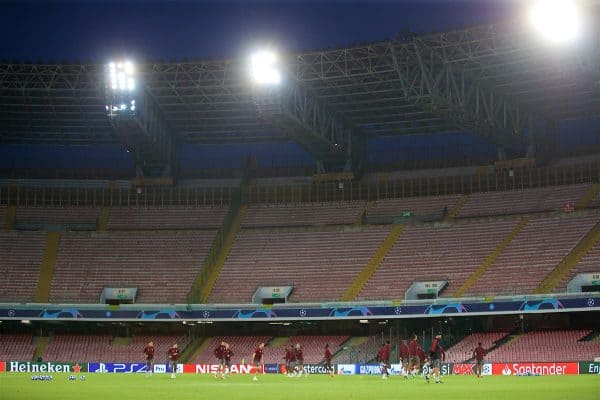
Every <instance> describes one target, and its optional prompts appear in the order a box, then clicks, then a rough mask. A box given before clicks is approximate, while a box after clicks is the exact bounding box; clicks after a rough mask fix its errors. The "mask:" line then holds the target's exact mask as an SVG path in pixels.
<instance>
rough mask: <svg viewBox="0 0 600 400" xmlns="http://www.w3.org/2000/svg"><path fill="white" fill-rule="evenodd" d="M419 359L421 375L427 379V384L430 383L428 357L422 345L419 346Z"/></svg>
mask: <svg viewBox="0 0 600 400" xmlns="http://www.w3.org/2000/svg"><path fill="white" fill-rule="evenodd" d="M417 357H419V364H420V365H421V374H422V375H423V376H424V377H425V380H426V381H427V383H429V364H428V362H427V355H426V354H425V352H424V351H423V348H422V347H421V345H420V344H419V345H417Z"/></svg>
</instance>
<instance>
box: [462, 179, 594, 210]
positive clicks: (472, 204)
mask: <svg viewBox="0 0 600 400" xmlns="http://www.w3.org/2000/svg"><path fill="white" fill-rule="evenodd" d="M589 187H590V184H580V185H569V186H550V187H545V188H537V189H524V190H509V191H499V192H486V193H473V194H471V195H470V196H469V199H468V200H467V203H466V204H465V205H464V206H463V208H462V210H461V212H460V214H459V217H480V216H489V215H512V214H525V213H534V212H542V211H552V210H559V209H561V208H562V207H563V205H565V204H566V203H570V202H572V203H576V202H577V201H578V200H579V199H581V198H582V197H583V196H584V195H585V193H586V191H587V190H588V189H589Z"/></svg>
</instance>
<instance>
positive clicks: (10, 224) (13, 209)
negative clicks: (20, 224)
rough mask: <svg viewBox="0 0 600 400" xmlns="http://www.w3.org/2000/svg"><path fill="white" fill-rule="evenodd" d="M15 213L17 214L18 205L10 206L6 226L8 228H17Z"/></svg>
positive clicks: (7, 211)
mask: <svg viewBox="0 0 600 400" xmlns="http://www.w3.org/2000/svg"><path fill="white" fill-rule="evenodd" d="M15 215H17V206H8V209H7V210H6V223H5V226H4V227H5V228H6V229H8V230H11V229H15Z"/></svg>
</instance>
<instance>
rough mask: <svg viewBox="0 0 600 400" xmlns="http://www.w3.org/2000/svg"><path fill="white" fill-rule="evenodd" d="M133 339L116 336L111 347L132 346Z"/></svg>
mask: <svg viewBox="0 0 600 400" xmlns="http://www.w3.org/2000/svg"><path fill="white" fill-rule="evenodd" d="M131 341H132V338H131V337H127V336H115V337H114V338H113V340H111V342H110V345H111V346H115V347H118V346H128V345H129V344H131Z"/></svg>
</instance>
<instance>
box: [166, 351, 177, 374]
mask: <svg viewBox="0 0 600 400" xmlns="http://www.w3.org/2000/svg"><path fill="white" fill-rule="evenodd" d="M167 355H168V356H169V369H170V370H171V379H175V376H176V375H175V374H176V373H177V360H178V359H179V347H178V346H177V343H175V344H173V347H171V348H170V349H169V351H168V352H167Z"/></svg>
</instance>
